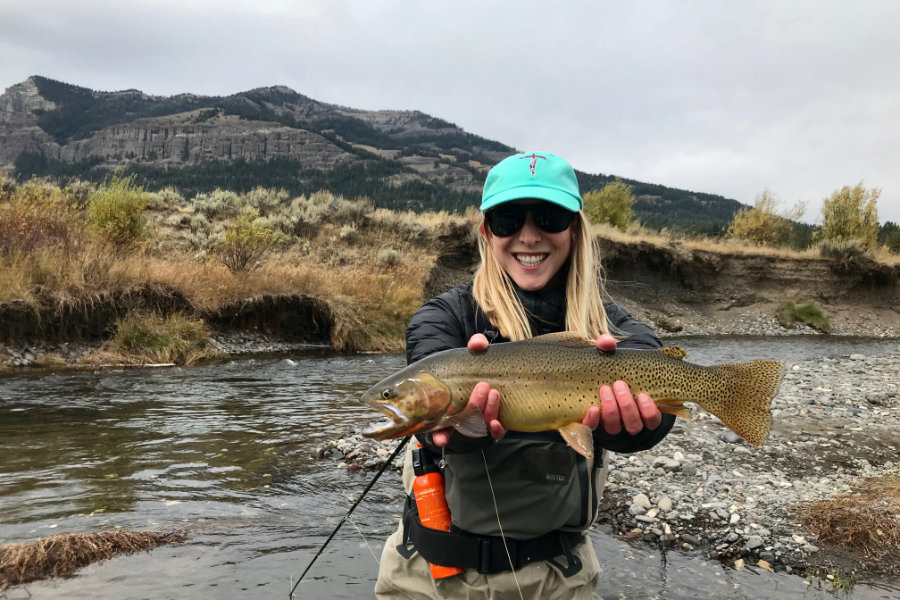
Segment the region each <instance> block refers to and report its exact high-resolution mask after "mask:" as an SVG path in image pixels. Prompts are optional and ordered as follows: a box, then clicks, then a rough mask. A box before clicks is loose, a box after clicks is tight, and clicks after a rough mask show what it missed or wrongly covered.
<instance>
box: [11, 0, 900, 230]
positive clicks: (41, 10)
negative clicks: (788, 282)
mask: <svg viewBox="0 0 900 600" xmlns="http://www.w3.org/2000/svg"><path fill="white" fill-rule="evenodd" d="M0 10H2V14H3V15H4V17H3V19H2V20H0V56H2V57H3V60H2V62H0V85H2V86H4V87H6V86H9V85H12V84H14V83H18V82H19V81H22V80H23V79H25V78H26V77H28V76H29V75H33V74H41V75H46V76H49V77H53V78H55V79H60V80H63V81H67V82H70V83H74V84H77V85H82V86H86V87H90V88H93V89H104V90H116V89H125V88H138V89H142V90H143V91H145V92H148V93H153V94H166V95H168V94H175V93H181V92H194V93H200V94H230V93H234V92H238V91H242V90H246V89H250V88H253V87H259V86H265V85H275V84H284V85H289V86H290V87H292V88H294V89H296V90H297V91H298V92H300V93H303V94H306V95H308V96H311V97H313V98H316V99H319V100H323V101H327V102H334V103H338V104H342V105H347V106H353V107H359V108H396V109H419V110H422V111H424V112H427V113H430V114H433V115H435V116H438V117H441V118H444V119H447V120H449V121H452V122H454V123H457V124H458V125H460V126H462V127H464V128H465V129H467V130H468V131H471V132H473V133H476V134H479V135H482V136H485V137H489V138H494V139H498V140H501V141H503V142H505V143H507V144H510V145H512V146H515V147H517V148H520V149H526V148H531V149H547V150H553V151H555V152H557V153H559V154H561V155H563V156H566V157H567V158H569V160H570V161H571V162H572V163H573V164H574V165H575V166H576V167H577V168H579V169H582V170H585V171H588V172H595V173H607V174H615V175H620V176H623V177H629V178H634V179H640V180H644V181H651V182H654V183H661V184H664V185H670V186H676V187H682V188H686V189H691V190H696V191H704V192H711V193H718V194H722V195H724V196H727V197H731V198H735V199H737V200H739V201H741V202H745V203H752V202H753V200H754V198H755V197H756V196H758V195H759V194H760V193H761V192H762V191H763V189H765V188H768V189H770V190H771V191H773V192H775V193H777V194H778V195H779V196H780V197H781V198H782V199H783V200H784V202H785V204H788V205H790V204H793V203H794V201H796V200H807V201H808V202H809V210H808V213H807V218H808V219H810V220H816V219H817V218H818V216H819V210H820V207H821V201H822V199H823V198H824V197H825V196H827V195H829V194H830V193H831V192H833V191H834V190H836V189H838V188H840V187H842V186H844V185H855V184H856V183H858V182H859V181H864V183H865V184H866V185H867V186H871V187H880V188H882V190H883V192H882V197H881V199H880V201H879V213H880V216H881V218H882V220H888V219H890V220H894V221H895V222H900V171H898V170H897V169H896V167H895V165H897V164H900V145H898V142H897V141H896V140H897V134H898V132H900V72H898V71H900V66H898V64H900V63H898V62H897V61H896V59H895V57H896V56H898V55H900V38H898V36H896V34H895V25H896V23H898V22H900V3H896V2H893V1H892V0H883V1H875V0H870V1H865V0H864V1H861V2H856V3H854V4H853V5H850V4H847V3H833V4H829V3H822V2H819V1H811V0H807V1H795V2H790V3H783V2H775V1H756V2H742V3H720V2H712V1H710V2H701V1H689V0H688V1H684V2H664V1H661V0H648V1H643V2H635V3H594V2H577V1H574V0H570V1H563V2H557V3H548V2H537V1H534V0H519V1H516V2H476V1H473V0H460V1H456V2H442V3H435V2H416V1H413V0H395V1H382V2H355V1H351V0H345V1H334V0H322V1H317V2H289V1H287V0H281V1H278V2H258V3H249V2H236V1H231V0H220V1H219V2H210V1H208V0H202V1H192V2H175V1H162V2H144V1H137V2H127V3H126V2H112V1H110V2H101V1H97V0H85V1H84V2H80V3H70V2H62V1H61V0H59V1H55V2H54V1H50V0H32V2H29V3H27V4H26V3H14V2H12V1H11V0H0Z"/></svg>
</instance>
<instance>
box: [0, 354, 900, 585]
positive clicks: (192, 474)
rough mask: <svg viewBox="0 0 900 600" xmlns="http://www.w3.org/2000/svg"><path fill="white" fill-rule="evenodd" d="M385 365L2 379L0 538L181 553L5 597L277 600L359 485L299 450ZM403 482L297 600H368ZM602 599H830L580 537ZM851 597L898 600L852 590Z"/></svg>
mask: <svg viewBox="0 0 900 600" xmlns="http://www.w3.org/2000/svg"><path fill="white" fill-rule="evenodd" d="M668 343H669V345H676V344H677V345H681V346H682V347H684V348H685V349H686V350H687V351H688V353H689V357H690V360H692V361H694V362H698V363H704V364H711V363H718V362H730V361H733V360H749V359H755V358H775V359H781V360H787V361H798V360H803V359H805V358H812V357H816V356H823V355H824V356H841V355H848V354H851V353H861V354H868V355H871V354H900V342H898V341H896V340H894V341H883V340H882V341H873V340H862V339H837V338H822V337H812V336H810V337H794V338H740V339H736V338H718V339H717V338H683V339H674V340H669V342H668ZM403 361H404V359H403V357H402V356H399V355H352V356H347V355H338V354H334V353H330V352H326V351H309V352H304V353H301V354H296V355H293V356H291V357H290V358H286V357H267V358H246V359H239V360H230V361H226V362H218V363H214V364H206V365H203V366H198V367H189V368H161V369H134V370H115V371H98V372H78V373H56V374H43V375H40V374H38V375H22V376H17V377H12V378H6V379H0V544H5V543H14V542H26V541H31V540H35V539H38V538H42V537H46V536H49V535H52V534H54V533H57V532H62V531H71V532H82V531H85V532H87V531H101V530H104V529H110V528H116V527H122V528H126V529H133V530H141V529H152V530H156V531H165V532H168V531H181V532H185V533H186V534H187V536H188V537H187V540H186V542H185V543H183V544H180V545H177V546H166V547H161V548H158V549H156V550H154V551H152V552H150V553H141V554H137V555H133V556H128V557H120V558H115V559H113V560H110V561H106V562H104V563H101V564H96V565H91V566H89V567H87V568H85V569H82V570H81V571H79V572H78V574H77V575H76V576H74V577H71V578H66V579H55V580H48V581H42V582H34V583H31V584H28V585H27V586H22V587H16V588H12V589H10V590H9V591H8V592H7V596H8V598H10V599H18V598H27V597H30V598H35V599H42V598H115V599H139V598H140V599H142V598H216V599H218V600H223V599H225V600H227V599H232V598H234V599H246V598H259V597H267V598H271V597H283V598H288V592H289V589H290V585H291V577H292V576H293V577H294V578H296V577H297V575H298V574H299V573H300V572H301V571H302V570H303V569H304V568H305V567H306V565H307V564H308V563H309V561H310V560H311V558H312V557H313V555H314V554H315V552H316V551H317V550H318V549H319V547H320V546H321V545H322V543H323V542H324V540H325V538H326V537H327V536H328V534H329V533H330V532H331V530H332V529H333V528H334V526H335V525H336V524H337V523H338V521H339V519H340V517H341V516H342V515H343V514H344V513H345V512H346V511H347V509H348V508H349V507H350V505H351V503H352V500H353V499H355V497H356V496H357V495H358V494H359V493H360V492H361V490H362V489H363V487H364V486H365V484H366V483H367V482H368V480H369V479H370V477H371V476H372V474H371V473H368V472H358V473H348V472H347V471H346V469H343V468H340V467H339V466H338V463H337V462H336V461H332V460H328V459H326V460H320V461H314V460H311V459H310V458H309V454H310V451H311V450H313V448H315V447H316V446H318V445H321V444H323V443H325V442H327V441H328V440H331V439H334V438H335V437H336V436H337V435H338V434H339V432H340V431H342V430H344V429H346V428H348V427H353V426H360V425H368V424H369V423H372V422H375V421H378V420H380V417H378V416H377V415H375V414H374V413H373V412H372V411H369V410H368V409H364V408H361V407H360V406H359V405H358V404H357V399H358V397H359V395H360V393H361V392H362V391H363V390H364V389H366V388H367V387H369V386H370V385H372V384H373V383H374V382H376V381H377V380H378V379H380V378H381V377H383V376H384V375H386V374H389V373H391V372H393V371H395V370H397V369H399V368H400V367H401V366H403ZM401 494H402V492H401V489H400V478H399V475H397V474H396V473H393V472H388V473H385V475H384V476H383V478H382V480H381V481H379V482H378V484H377V485H376V486H375V487H374V488H373V490H372V491H371V492H370V493H369V495H368V496H367V497H366V499H365V500H364V502H363V503H362V504H361V505H360V507H359V508H358V509H357V510H356V512H355V513H354V515H353V518H352V521H348V522H347V523H346V524H345V525H344V527H343V528H342V529H341V530H340V532H339V533H338V535H337V536H336V537H335V539H334V540H333V541H332V542H331V544H329V546H328V547H327V549H326V550H325V552H324V553H323V554H322V556H321V557H320V558H319V559H318V561H317V562H316V564H315V566H314V567H313V569H312V570H311V571H310V573H309V574H308V575H307V577H306V578H305V579H304V581H303V583H302V584H301V585H300V586H299V587H298V588H297V592H296V594H295V598H368V597H372V586H373V585H374V580H375V577H376V573H377V569H378V567H377V562H376V559H375V556H376V555H378V556H380V552H381V547H382V542H383V540H384V538H386V537H387V535H388V534H389V533H390V532H392V531H393V530H394V529H395V527H396V524H397V520H398V518H399V513H400V506H401V503H402V500H401ZM591 536H592V541H593V543H594V545H595V547H596V549H597V553H598V556H599V557H600V562H601V564H602V565H604V573H605V575H604V577H603V582H602V583H601V584H600V586H599V587H598V588H597V592H598V593H599V594H601V595H602V596H603V597H604V598H607V599H609V598H629V599H631V598H642V599H643V598H660V599H670V600H676V599H692V600H693V599H703V598H709V599H713V598H715V599H720V598H728V599H734V600H740V599H745V598H746V599H750V598H766V597H775V598H785V599H793V598H797V599H800V598H803V599H815V598H831V597H833V596H832V592H831V591H830V590H829V589H828V586H827V585H824V584H821V583H819V582H816V581H814V582H812V584H810V582H809V581H807V580H806V579H804V578H802V577H799V576H796V575H787V574H775V573H769V572H765V571H757V570H753V569H744V570H742V571H735V570H733V569H730V568H724V567H722V566H721V565H719V563H717V562H711V561H708V560H706V559H705V558H703V556H702V555H701V554H699V553H696V552H694V553H684V552H680V551H670V552H667V553H666V554H665V555H664V556H662V555H660V554H659V552H658V551H655V550H653V549H646V548H638V547H634V546H631V545H629V544H627V543H626V542H623V541H619V540H616V539H614V538H611V537H609V536H605V535H603V534H601V533H599V532H592V534H591ZM841 597H843V598H853V599H854V600H869V599H876V598H894V599H900V583H898V584H896V585H872V584H866V583H861V584H858V585H857V586H856V587H855V588H854V589H853V591H852V592H851V593H849V594H843V593H842V595H841Z"/></svg>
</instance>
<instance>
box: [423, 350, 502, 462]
mask: <svg viewBox="0 0 900 600" xmlns="http://www.w3.org/2000/svg"><path fill="white" fill-rule="evenodd" d="M488 345H490V342H488V339H487V338H486V337H485V336H484V334H483V333H476V334H475V335H473V336H472V337H471V338H470V339H469V343H468V344H466V347H467V348H468V349H469V352H484V351H485V350H487V348H488ZM468 406H475V407H477V408H478V410H479V411H480V412H481V414H482V416H483V417H484V424H485V425H486V426H487V430H488V433H489V434H490V436H491V437H492V438H494V439H495V440H499V439H500V438H502V437H503V436H504V435H506V428H505V427H503V425H501V424H500V421H498V420H497V417H498V415H499V413H500V392H499V391H497V390H495V389H492V388H491V386H490V385H488V383H487V382H486V381H481V382H479V383H478V384H477V385H476V386H475V389H473V390H472V394H471V395H470V396H469V403H468ZM451 433H453V428H452V427H448V428H446V429H439V430H437V431H435V432H433V433H432V434H431V438H432V440H434V445H435V446H438V447H443V446H446V445H447V444H448V443H449V442H450V434H451Z"/></svg>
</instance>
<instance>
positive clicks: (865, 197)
mask: <svg viewBox="0 0 900 600" xmlns="http://www.w3.org/2000/svg"><path fill="white" fill-rule="evenodd" d="M880 195H881V190H880V189H878V188H872V189H869V190H867V189H866V188H864V187H863V184H862V182H860V183H858V184H857V185H856V186H855V187H852V188H851V187H849V186H844V187H842V188H841V189H840V190H837V191H836V192H834V193H833V194H831V196H829V197H828V198H825V203H824V205H823V206H822V229H821V231H820V232H819V237H821V238H822V239H823V240H824V241H826V242H830V243H832V244H840V243H846V242H850V241H854V240H856V241H858V242H859V243H860V245H861V246H862V248H863V249H864V250H865V251H866V252H872V251H873V250H875V247H876V246H877V245H878V232H879V227H878V206H877V204H878V197H879V196H880Z"/></svg>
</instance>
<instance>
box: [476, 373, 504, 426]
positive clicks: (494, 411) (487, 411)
mask: <svg viewBox="0 0 900 600" xmlns="http://www.w3.org/2000/svg"><path fill="white" fill-rule="evenodd" d="M482 383H484V382H482ZM479 385H480V384H479ZM484 385H485V386H487V387H488V390H489V391H488V392H487V395H486V399H485V405H484V410H482V411H481V413H482V414H483V415H484V422H485V423H487V424H488V425H490V423H491V421H496V420H497V419H498V418H499V417H500V392H498V391H497V390H492V389H490V386H488V384H487V383H484ZM498 424H499V422H498Z"/></svg>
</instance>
